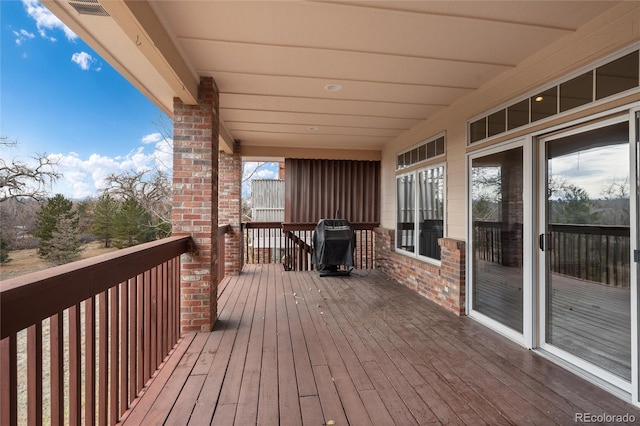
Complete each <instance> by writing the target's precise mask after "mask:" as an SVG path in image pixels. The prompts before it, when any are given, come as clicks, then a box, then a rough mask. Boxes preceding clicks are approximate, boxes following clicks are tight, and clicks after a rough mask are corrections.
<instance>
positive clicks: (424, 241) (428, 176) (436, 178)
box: [418, 166, 444, 260]
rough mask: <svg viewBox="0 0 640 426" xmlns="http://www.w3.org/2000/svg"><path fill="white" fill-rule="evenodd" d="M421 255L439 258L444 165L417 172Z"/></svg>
mask: <svg viewBox="0 0 640 426" xmlns="http://www.w3.org/2000/svg"><path fill="white" fill-rule="evenodd" d="M418 185H419V188H418V194H419V195H418V203H419V204H418V214H419V217H420V224H419V226H420V230H419V232H420V234H419V242H418V248H419V253H420V255H421V256H426V257H430V258H432V259H437V260H440V245H439V244H438V238H442V237H443V235H444V226H443V225H444V221H443V219H444V166H440V167H437V168H435V169H429V170H425V171H422V172H420V173H418Z"/></svg>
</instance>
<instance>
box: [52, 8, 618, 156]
mask: <svg viewBox="0 0 640 426" xmlns="http://www.w3.org/2000/svg"><path fill="white" fill-rule="evenodd" d="M52 2H55V3H57V6H58V7H54V8H52V10H53V11H54V13H56V11H57V12H58V13H56V14H58V16H60V18H61V19H63V21H65V22H66V23H67V21H71V23H72V24H74V25H76V27H75V29H76V30H78V29H79V28H78V26H80V27H81V29H82V30H84V31H86V32H87V34H88V37H89V40H86V41H87V42H89V43H90V44H93V45H94V47H95V44H98V45H99V46H98V49H97V50H98V51H99V52H100V53H104V52H107V55H106V56H107V60H109V59H112V60H114V61H115V62H116V63H115V64H112V65H114V66H116V68H118V69H120V70H126V72H125V74H127V73H129V74H130V76H129V78H130V80H132V82H133V83H134V84H136V85H137V86H138V87H141V88H142V90H143V91H144V92H145V93H147V94H148V95H149V96H150V98H151V99H153V100H154V101H155V102H156V103H158V105H159V106H161V107H162V108H164V109H165V110H168V111H171V102H172V100H171V99H170V98H169V97H170V95H171V94H170V92H171V90H168V89H167V88H168V87H176V86H179V85H180V84H176V83H175V82H174V83H173V84H169V83H165V86H163V87H160V86H161V85H157V84H156V83H154V78H156V77H154V76H150V75H149V71H148V70H147V69H145V70H144V71H142V69H143V68H144V67H143V66H140V67H139V68H140V71H136V69H135V66H133V65H127V64H135V63H136V61H135V60H131V59H127V57H126V55H124V54H120V53H119V51H123V52H124V51H126V49H123V48H122V42H123V40H122V39H121V40H120V41H118V37H117V36H114V35H113V34H114V33H113V30H109V32H105V34H107V33H108V34H111V36H110V37H106V36H105V35H104V34H102V33H100V29H99V28H98V27H99V26H101V25H106V24H101V23H102V22H103V21H101V20H103V19H112V20H115V21H116V23H117V24H118V26H119V27H120V28H122V30H123V33H124V34H125V35H126V36H127V37H128V39H130V40H131V39H133V38H134V37H138V39H139V36H138V35H135V36H134V34H137V33H136V31H137V30H136V29H135V28H137V27H142V28H143V30H144V32H145V34H146V36H147V37H148V38H150V39H151V41H152V43H153V45H154V46H159V45H160V44H165V45H166V42H165V41H163V40H160V39H161V38H162V37H160V36H164V38H167V37H166V36H168V39H169V40H171V41H172V42H173V46H172V48H173V50H171V49H169V51H174V52H175V53H176V54H179V56H181V57H182V59H181V61H182V62H181V63H180V64H177V63H176V61H175V60H174V58H173V57H172V56H171V55H170V54H168V53H167V49H166V48H165V49H164V50H163V55H164V56H163V61H164V62H166V63H167V64H168V66H169V68H171V69H172V70H174V71H172V72H171V73H167V72H166V70H165V71H164V75H168V74H171V76H172V77H171V78H176V76H177V78H178V79H180V78H181V79H182V85H183V86H186V87H188V84H186V83H185V82H184V80H185V78H184V75H185V74H186V73H185V72H182V73H181V71H180V65H182V66H183V68H184V69H187V70H188V71H187V72H188V73H190V74H191V77H192V78H193V79H194V81H197V80H198V79H199V78H200V76H211V77H213V78H214V79H215V81H216V84H217V86H218V88H219V91H220V116H221V119H222V120H223V122H224V127H225V128H226V130H228V132H229V133H230V135H229V136H230V137H231V138H233V139H236V140H240V141H241V144H242V145H243V146H268V147H275V146H279V147H297V148H299V147H307V148H325V149H343V148H349V149H365V150H378V149H381V147H382V146H383V145H384V144H385V143H387V142H389V141H390V140H392V139H393V138H394V137H396V136H397V135H399V134H400V133H402V132H404V131H407V130H409V129H411V128H412V127H414V126H416V125H417V124H419V123H420V122H422V121H423V120H426V119H428V118H429V117H430V116H431V115H432V114H434V113H435V112H437V111H439V110H440V109H442V108H445V107H446V106H448V105H451V104H452V103H454V102H455V101H456V100H457V99H459V98H460V97H462V96H464V95H465V94H467V93H469V92H471V91H473V90H475V89H477V88H478V87H480V86H481V85H483V84H484V83H486V82H488V81H489V80H491V79H492V78H494V77H496V76H497V75H499V74H500V73H502V72H504V71H506V70H509V69H510V68H512V67H515V66H516V65H517V64H518V63H520V62H521V61H523V60H524V59H525V58H527V57H529V56H530V55H532V54H533V53H535V52H536V51H538V50H540V49H542V48H544V47H545V46H547V45H549V44H550V43H552V42H554V41H556V40H558V39H559V38H561V37H563V36H566V35H568V34H570V33H572V32H574V31H575V30H576V29H577V28H578V27H580V26H581V25H583V24H584V23H585V22H587V21H589V20H590V19H592V18H594V17H595V16H597V15H599V14H601V13H602V12H603V11H604V10H606V9H607V8H609V7H612V6H613V5H615V2H592V1H586V2H570V1H554V2H546V1H513V2H509V1H507V2H505V1H495V2H494V1H408V2H404V1H353V2H332V1H326V2H325V1H308V2H299V1H278V2H276V1H170V0H165V1H154V2H150V3H149V6H150V8H149V7H147V9H145V8H141V7H140V2H130V1H127V0H118V1H113V2H105V1H101V3H103V5H104V7H105V9H106V10H107V11H109V12H110V14H111V15H112V16H111V17H110V18H98V17H86V18H85V17H83V16H79V15H77V14H75V15H73V13H75V11H73V12H70V11H69V7H68V6H67V5H65V3H66V2H62V1H59V0H48V1H47V2H46V3H47V4H49V3H52ZM110 3H114V4H115V6H114V5H113V4H110ZM122 6H124V7H122ZM126 8H129V9H131V10H132V12H131V13H128V14H127V13H119V12H118V11H119V10H120V11H121V10H125V9H126ZM62 9H66V12H64V11H63V12H62V13H61V11H62ZM141 10H142V12H141ZM151 11H153V12H152V13H153V14H155V15H156V16H155V17H154V19H155V20H156V22H159V23H160V24H161V26H162V27H163V29H164V33H163V32H162V31H160V32H158V31H153V28H152V25H150V24H149V23H148V22H145V19H142V18H141V17H142V16H143V15H147V17H148V15H149V13H150V12H151ZM61 15H62V16H61ZM132 20H133V21H134V22H133V24H132V22H131V21H132ZM152 21H153V19H152ZM72 28H74V27H72ZM81 32H82V31H81ZM165 33H166V34H165ZM158 34H159V35H158ZM80 35H81V36H83V34H82V33H81V34H80ZM83 38H84V37H83ZM92 40H93V41H92ZM100 49H102V50H100ZM158 49H160V48H158ZM140 50H142V48H141V49H140ZM143 53H144V52H143ZM129 54H130V53H129ZM146 55H147V59H148V60H149V61H150V62H151V63H152V64H153V63H154V61H153V60H152V59H149V57H150V56H149V53H146ZM109 57H110V58H109ZM163 61H160V62H163ZM178 62H180V61H178ZM165 65H166V64H165ZM163 66H164V65H163ZM184 66H186V68H185V67H184ZM147 67H148V66H147ZM155 68H159V66H158V65H156V66H155ZM176 70H177V71H176ZM158 72H159V73H160V74H161V75H163V71H158ZM145 76H146V79H145ZM171 78H165V80H166V81H168V80H170V79H171ZM328 84H339V85H341V86H342V90H340V91H337V92H329V91H326V90H325V86H326V85H328ZM176 90H177V89H174V90H173V92H176ZM185 90H186V89H185ZM172 96H180V94H179V93H173V94H172Z"/></svg>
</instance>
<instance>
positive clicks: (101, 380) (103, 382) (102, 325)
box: [97, 290, 109, 426]
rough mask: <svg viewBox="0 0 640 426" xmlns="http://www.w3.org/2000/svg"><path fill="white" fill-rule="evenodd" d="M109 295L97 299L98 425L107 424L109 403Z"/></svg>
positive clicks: (104, 425) (103, 293)
mask: <svg viewBox="0 0 640 426" xmlns="http://www.w3.org/2000/svg"><path fill="white" fill-rule="evenodd" d="M108 303H109V295H108V290H107V291H104V292H102V293H101V294H100V297H99V298H98V311H99V314H98V315H99V319H98V320H99V326H98V327H99V329H98V398H97V399H98V425H99V426H107V424H108V420H109V419H108V417H109V411H108V409H107V408H108V406H107V404H108V401H109V394H108V391H109V384H108V380H109V375H108V367H109V359H108V358H109V344H108V338H109V314H108V310H109V305H108Z"/></svg>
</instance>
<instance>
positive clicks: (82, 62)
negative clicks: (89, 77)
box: [71, 52, 99, 71]
mask: <svg viewBox="0 0 640 426" xmlns="http://www.w3.org/2000/svg"><path fill="white" fill-rule="evenodd" d="M71 62H75V63H76V64H78V66H79V67H80V69H81V70H83V71H87V70H89V69H91V64H93V63H94V62H96V60H95V59H93V57H92V56H91V55H89V54H88V53H87V52H77V53H74V54H73V55H72V56H71ZM98 70H99V69H98Z"/></svg>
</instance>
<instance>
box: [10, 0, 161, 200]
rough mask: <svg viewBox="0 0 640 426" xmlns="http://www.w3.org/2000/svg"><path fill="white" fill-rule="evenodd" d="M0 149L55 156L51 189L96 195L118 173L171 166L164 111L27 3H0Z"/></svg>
mask: <svg viewBox="0 0 640 426" xmlns="http://www.w3.org/2000/svg"><path fill="white" fill-rule="evenodd" d="M0 24H1V28H0V30H1V31H2V32H1V33H0V43H1V44H0V49H1V50H0V61H1V62H0V134H1V135H2V136H4V137H8V138H9V139H11V140H15V141H17V142H18V146H17V148H6V147H2V148H0V156H1V157H2V158H3V159H4V160H5V161H11V160H13V159H17V160H20V161H23V162H28V161H30V160H29V158H30V157H32V156H33V155H34V154H35V153H47V154H49V155H51V156H53V157H54V158H56V159H57V160H58V161H59V164H60V171H61V172H62V173H63V176H64V178H63V179H62V180H60V181H59V182H58V183H57V184H56V185H55V186H54V187H53V188H52V192H62V193H63V194H64V195H66V196H69V197H74V198H83V197H86V196H89V195H92V194H95V193H96V192H97V191H98V190H99V189H100V186H101V184H102V179H104V177H105V176H107V175H108V174H110V173H114V172H115V173H118V172H122V171H124V170H141V169H145V168H146V169H149V168H153V167H155V166H158V167H162V165H163V164H167V165H169V166H170V165H171V164H170V163H171V150H170V146H169V144H168V143H167V142H170V141H164V140H163V139H162V137H161V134H160V133H161V131H162V126H161V125H160V124H158V123H165V125H167V124H169V123H170V121H169V119H168V118H167V117H166V115H165V114H164V113H163V112H162V111H161V110H160V109H159V108H157V107H156V106H155V105H153V104H152V103H151V102H150V101H148V100H147V99H146V98H145V97H144V96H143V95H142V94H140V93H139V92H138V90H137V89H136V88H134V87H133V86H132V85H131V84H130V83H129V82H127V81H126V80H125V79H124V78H123V77H121V76H120V75H119V74H118V73H117V72H116V71H115V70H114V69H113V68H112V67H111V66H110V65H109V64H108V63H107V62H106V61H104V60H103V59H102V58H100V57H99V56H98V55H97V54H96V52H94V51H93V50H92V49H91V48H90V47H89V46H88V45H87V44H85V43H84V42H83V41H82V40H81V39H80V38H78V37H77V36H76V35H75V34H73V32H71V31H70V30H69V29H68V28H66V27H65V26H64V25H63V24H62V23H61V22H60V21H59V20H58V19H57V18H55V16H53V15H52V14H51V13H50V12H49V11H48V10H47V9H46V8H44V7H43V6H42V5H40V3H38V2H37V1H34V0H22V1H18V0H12V1H5V0H2V1H0Z"/></svg>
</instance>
